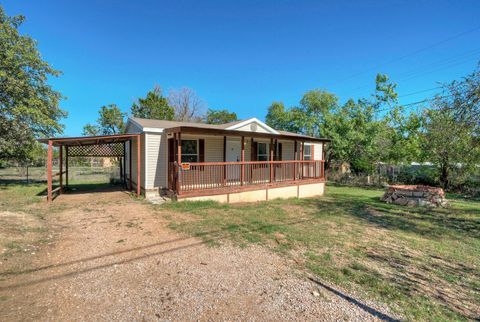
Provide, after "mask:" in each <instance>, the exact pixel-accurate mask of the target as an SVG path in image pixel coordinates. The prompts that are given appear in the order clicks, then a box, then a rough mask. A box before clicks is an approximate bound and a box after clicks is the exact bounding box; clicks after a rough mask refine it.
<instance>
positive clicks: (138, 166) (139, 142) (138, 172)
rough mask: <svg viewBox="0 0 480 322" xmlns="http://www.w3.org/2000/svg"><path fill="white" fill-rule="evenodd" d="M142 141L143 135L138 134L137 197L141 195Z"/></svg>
mask: <svg viewBox="0 0 480 322" xmlns="http://www.w3.org/2000/svg"><path fill="white" fill-rule="evenodd" d="M141 142H142V135H141V134H139V135H137V197H139V196H140V162H141V160H140V158H141V153H140V152H141V151H140V150H141V146H142V144H141Z"/></svg>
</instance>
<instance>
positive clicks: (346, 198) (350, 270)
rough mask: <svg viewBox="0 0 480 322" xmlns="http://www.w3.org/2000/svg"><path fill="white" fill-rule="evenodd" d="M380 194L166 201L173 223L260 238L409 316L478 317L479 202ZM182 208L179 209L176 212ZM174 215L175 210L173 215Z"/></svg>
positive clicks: (240, 239)
mask: <svg viewBox="0 0 480 322" xmlns="http://www.w3.org/2000/svg"><path fill="white" fill-rule="evenodd" d="M381 194H382V191H379V190H366V189H361V188H349V187H328V188H327V193H326V196H325V197H323V198H312V199H288V200H278V201H270V202H263V203H256V204H241V205H222V204H218V203H214V202H178V203H169V204H165V205H162V206H161V209H164V210H169V213H168V214H167V215H165V218H166V219H167V220H170V222H171V224H170V227H171V228H173V229H175V230H178V231H182V232H184V233H187V234H190V235H193V236H198V237H201V238H203V239H204V240H205V241H208V242H209V243H210V244H218V243H222V242H223V241H224V240H229V241H233V242H234V243H237V244H238V245H239V246H241V247H246V246H248V245H249V244H252V243H255V244H261V245H264V246H265V247H268V248H270V249H272V250H273V251H276V252H278V253H280V254H282V255H284V256H290V257H300V258H299V259H301V260H300V261H296V262H298V263H303V264H299V265H303V268H305V269H307V270H309V271H310V272H312V273H314V274H315V275H316V276H317V277H318V278H320V279H322V280H324V281H327V282H330V283H334V284H337V285H340V286H343V287H346V288H349V287H354V288H355V289H357V290H360V291H362V292H363V293H364V294H365V296H367V297H370V298H374V299H377V300H379V301H382V302H386V303H387V304H390V305H391V307H392V308H393V309H395V310H398V312H399V313H400V314H401V315H403V316H404V317H405V318H406V319H408V320H438V321H441V320H463V319H475V318H478V317H479V316H480V295H479V294H480V202H478V201H474V200H472V201H469V200H465V199H459V198H458V199H457V198H456V199H451V207H450V208H448V209H428V208H405V207H401V206H396V205H389V204H385V203H383V202H380V201H379V197H380V196H381ZM175 213H181V214H182V215H177V216H175V215H174V214H175ZM172 214H173V215H172Z"/></svg>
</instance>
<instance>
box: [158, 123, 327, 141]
mask: <svg viewBox="0 0 480 322" xmlns="http://www.w3.org/2000/svg"><path fill="white" fill-rule="evenodd" d="M165 132H166V133H167V134H168V133H185V134H213V135H233V136H247V137H257V138H284V139H289V140H296V141H310V142H331V141H332V140H330V139H326V138H315V137H308V136H301V135H288V134H281V133H279V134H272V133H262V132H247V131H238V130H227V129H207V128H200V127H194V126H177V127H172V128H168V129H165Z"/></svg>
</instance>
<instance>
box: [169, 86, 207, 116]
mask: <svg viewBox="0 0 480 322" xmlns="http://www.w3.org/2000/svg"><path fill="white" fill-rule="evenodd" d="M168 103H169V104H170V106H172V107H173V108H174V110H175V120H177V121H182V122H200V121H201V120H202V119H203V117H202V116H201V114H202V110H203V108H204V103H203V102H202V100H201V99H200V97H198V95H197V94H196V93H195V92H194V91H193V90H192V89H190V88H186V87H184V88H181V89H180V90H172V91H170V93H169V95H168Z"/></svg>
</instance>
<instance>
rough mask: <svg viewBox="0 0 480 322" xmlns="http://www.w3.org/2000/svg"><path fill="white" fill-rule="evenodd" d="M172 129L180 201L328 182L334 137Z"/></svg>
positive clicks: (171, 161)
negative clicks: (328, 146)
mask: <svg viewBox="0 0 480 322" xmlns="http://www.w3.org/2000/svg"><path fill="white" fill-rule="evenodd" d="M166 133H167V137H168V189H169V190H170V191H171V192H173V193H174V194H175V196H176V197H177V198H180V199H182V198H190V197H199V196H209V195H218V194H225V193H227V194H229V193H236V192H242V191H253V190H259V189H266V191H267V194H268V189H269V188H270V189H273V188H279V187H289V186H298V185H308V184H315V183H323V182H325V166H324V151H325V144H326V143H327V142H329V140H328V139H320V138H312V137H306V136H302V135H295V134H293V133H278V134H272V133H262V132H246V131H232V130H223V129H205V128H198V127H185V126H182V127H176V128H170V129H166ZM212 142H213V143H212ZM220 154H221V157H219V155H220ZM219 159H220V160H219Z"/></svg>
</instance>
